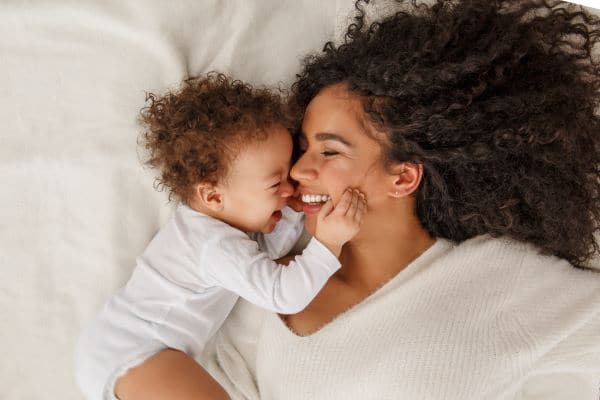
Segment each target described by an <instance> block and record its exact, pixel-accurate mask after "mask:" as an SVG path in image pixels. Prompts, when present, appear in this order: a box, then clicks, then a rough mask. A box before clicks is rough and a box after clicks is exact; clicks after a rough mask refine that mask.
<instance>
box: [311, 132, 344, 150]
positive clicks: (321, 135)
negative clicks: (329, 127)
mask: <svg viewBox="0 0 600 400" xmlns="http://www.w3.org/2000/svg"><path fill="white" fill-rule="evenodd" d="M300 139H301V140H304V141H306V134H305V133H304V132H302V133H300ZM315 139H316V140H318V141H319V142H324V141H326V140H334V141H336V142H340V143H341V144H343V145H344V146H347V147H350V148H353V147H354V145H352V144H351V143H350V142H348V141H347V140H346V139H344V138H343V137H342V136H340V135H338V134H335V133H328V132H321V133H317V134H316V135H315Z"/></svg>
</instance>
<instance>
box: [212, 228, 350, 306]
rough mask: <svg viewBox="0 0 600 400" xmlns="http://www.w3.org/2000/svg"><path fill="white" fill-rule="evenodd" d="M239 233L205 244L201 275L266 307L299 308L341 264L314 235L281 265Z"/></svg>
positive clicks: (314, 294)
mask: <svg viewBox="0 0 600 400" xmlns="http://www.w3.org/2000/svg"><path fill="white" fill-rule="evenodd" d="M239 233H240V235H235V236H234V235H233V233H232V234H231V235H230V236H228V237H226V238H219V240H218V242H211V243H208V244H207V245H206V247H205V250H204V251H205V254H206V258H205V259H204V262H203V266H204V267H205V268H203V271H204V272H205V273H206V276H205V278H204V279H205V280H206V281H207V282H209V284H212V285H214V286H219V287H222V288H225V289H227V290H230V291H232V292H234V293H236V294H237V295H239V296H241V297H243V298H245V299H246V300H248V301H249V302H251V303H253V304H255V305H257V306H259V307H262V308H265V309H267V310H270V311H274V312H277V313H281V314H294V313H297V312H299V311H301V310H303V309H304V308H305V307H306V306H307V305H308V304H309V303H310V301H311V300H312V299H313V298H314V297H315V296H316V295H317V293H318V292H319V291H320V290H321V288H322V287H323V286H324V285H325V282H327V280H328V279H329V277H330V276H331V275H333V273H334V272H335V271H337V270H338V269H339V268H340V266H341V265H340V262H339V261H338V259H337V258H336V257H335V256H334V255H333V254H332V253H331V252H330V251H329V249H327V248H326V247H325V246H324V245H323V244H321V243H320V242H319V241H318V240H317V239H315V238H312V239H311V241H310V242H309V244H308V246H307V247H306V249H305V250H304V252H303V253H302V254H301V255H299V256H296V258H295V259H294V260H293V261H292V262H290V264H289V265H288V266H285V265H280V264H277V263H276V262H275V261H273V260H271V259H270V258H269V256H268V254H267V253H265V252H261V251H260V249H259V247H258V244H257V242H255V241H254V240H251V239H250V238H249V237H248V236H247V235H244V234H243V233H242V232H239Z"/></svg>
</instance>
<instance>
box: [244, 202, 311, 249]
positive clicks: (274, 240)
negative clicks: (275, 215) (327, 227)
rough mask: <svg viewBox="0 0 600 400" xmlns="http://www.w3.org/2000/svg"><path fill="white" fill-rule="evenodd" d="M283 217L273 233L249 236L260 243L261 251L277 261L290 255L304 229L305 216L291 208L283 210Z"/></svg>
mask: <svg viewBox="0 0 600 400" xmlns="http://www.w3.org/2000/svg"><path fill="white" fill-rule="evenodd" d="M281 212H282V214H283V216H282V218H281V220H280V221H279V222H278V223H277V225H276V226H275V229H274V230H273V232H271V233H261V232H253V233H249V236H250V237H251V238H252V239H253V240H256V242H258V245H259V247H260V248H261V250H264V251H265V252H266V253H267V254H269V258H272V259H275V258H278V257H282V256H284V255H286V254H288V253H289V251H290V250H291V249H292V248H293V247H294V245H295V244H296V242H297V241H298V239H299V238H300V236H301V235H302V230H303V228H304V214H303V213H301V212H297V211H294V210H293V209H291V208H289V207H285V208H283V210H281Z"/></svg>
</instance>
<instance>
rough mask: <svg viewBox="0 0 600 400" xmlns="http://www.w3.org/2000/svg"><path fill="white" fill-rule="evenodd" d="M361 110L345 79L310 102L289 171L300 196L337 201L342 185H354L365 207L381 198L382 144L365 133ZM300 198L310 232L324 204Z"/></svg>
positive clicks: (377, 204)
mask: <svg viewBox="0 0 600 400" xmlns="http://www.w3.org/2000/svg"><path fill="white" fill-rule="evenodd" d="M361 110H362V107H361V105H360V102H359V100H358V98H357V97H356V95H353V94H352V93H350V92H348V91H347V90H346V88H345V85H343V84H336V85H331V86H328V87H326V88H324V89H323V90H321V92H319V94H318V95H317V96H315V98H314V99H313V100H312V101H311V102H310V103H309V105H308V107H307V108H306V111H305V115H304V120H303V122H302V134H301V136H300V139H299V144H300V150H301V151H302V156H301V157H300V159H299V160H298V161H297V162H296V164H294V166H293V167H292V169H291V171H290V175H291V177H292V178H293V179H295V180H296V181H298V182H299V192H300V193H301V194H302V195H328V196H330V197H331V199H332V201H333V204H334V205H336V204H337V203H338V201H339V200H340V198H341V196H342V194H343V193H344V190H345V189H346V188H348V187H352V188H358V189H359V190H360V191H361V192H363V193H364V194H365V196H366V199H367V207H368V209H369V212H371V211H373V210H376V209H377V208H378V207H379V208H380V206H381V204H382V203H383V201H385V199H386V197H387V196H386V190H385V189H386V185H385V184H384V180H386V179H387V180H389V175H388V174H387V173H386V171H385V169H384V164H383V157H382V150H381V146H380V144H379V143H378V142H376V141H375V140H374V139H372V138H370V137H369V136H368V135H367V134H366V129H367V128H366V127H365V125H364V123H363V122H362V121H363V119H362V111H361ZM303 200H304V204H303V206H304V207H303V208H304V212H305V214H306V228H307V230H308V231H309V232H311V233H314V227H315V224H316V214H317V213H318V211H319V210H320V209H321V206H322V204H323V203H322V202H318V200H319V199H318V198H317V199H316V200H317V203H316V204H315V199H314V198H313V199H308V198H306V197H304V199H303ZM365 218H366V217H365Z"/></svg>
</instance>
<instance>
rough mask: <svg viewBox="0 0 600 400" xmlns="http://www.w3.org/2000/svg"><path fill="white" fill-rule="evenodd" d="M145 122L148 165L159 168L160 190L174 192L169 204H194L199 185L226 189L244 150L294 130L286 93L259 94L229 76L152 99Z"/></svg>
mask: <svg viewBox="0 0 600 400" xmlns="http://www.w3.org/2000/svg"><path fill="white" fill-rule="evenodd" d="M146 101H147V102H149V104H148V106H146V107H144V108H142V110H141V112H140V117H139V122H140V124H141V126H142V127H143V132H142V134H141V135H140V140H139V142H140V145H143V146H144V147H145V149H146V151H147V155H148V157H147V159H146V160H145V164H146V165H148V166H150V167H153V168H157V169H158V170H159V172H160V176H159V177H158V178H157V179H156V181H155V186H156V187H157V189H159V190H162V189H163V188H165V187H166V188H168V190H169V199H171V197H172V196H173V195H175V197H176V198H178V199H180V200H182V201H184V202H189V200H190V196H191V195H192V193H193V185H194V184H196V183H200V182H207V183H211V184H217V183H222V182H224V180H225V179H226V178H227V175H228V172H229V167H230V164H231V162H232V160H233V159H234V158H235V157H236V156H237V154H238V153H239V151H240V150H241V148H242V146H244V144H247V143H248V142H249V141H253V140H264V139H266V138H267V137H268V135H269V131H270V128H271V127H273V126H274V125H280V126H283V127H285V128H287V129H291V128H293V125H294V118H293V116H292V115H291V114H290V113H289V112H288V109H287V107H286V106H285V103H284V102H283V100H282V97H281V96H280V93H276V92H274V91H270V90H268V89H255V88H253V87H252V86H250V85H249V84H247V83H244V82H242V81H239V80H233V79H231V78H229V77H227V76H225V75H223V74H219V73H216V72H209V73H208V74H206V75H205V76H201V77H193V78H189V79H187V80H185V81H184V82H183V85H182V87H181V88H180V89H179V90H177V91H174V92H169V93H166V94H164V95H162V96H157V95H155V94H152V93H149V94H147V95H146Z"/></svg>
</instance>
